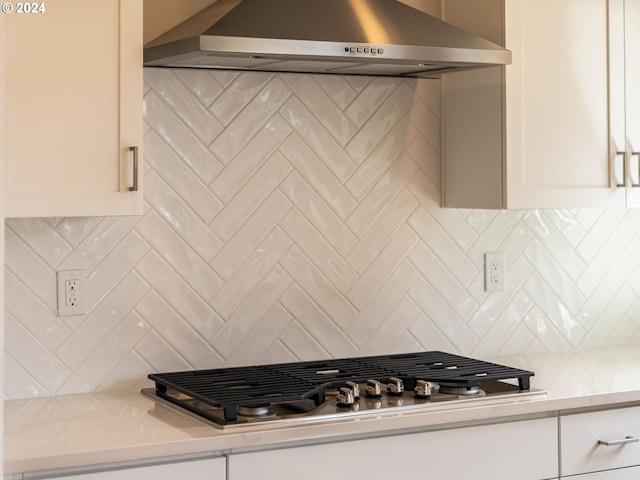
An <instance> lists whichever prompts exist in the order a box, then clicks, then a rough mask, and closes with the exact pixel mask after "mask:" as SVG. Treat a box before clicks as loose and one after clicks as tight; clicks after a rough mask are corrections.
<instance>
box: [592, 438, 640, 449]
mask: <svg viewBox="0 0 640 480" xmlns="http://www.w3.org/2000/svg"><path fill="white" fill-rule="evenodd" d="M638 442H640V438H638V437H625V438H623V439H622V440H611V441H610V442H607V441H606V440H598V445H604V446H605V447H615V446H616V445H627V444H628V443H638Z"/></svg>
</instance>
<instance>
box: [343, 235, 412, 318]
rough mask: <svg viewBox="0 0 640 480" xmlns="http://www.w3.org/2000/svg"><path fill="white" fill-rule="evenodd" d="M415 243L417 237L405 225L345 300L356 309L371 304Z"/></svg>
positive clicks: (370, 265) (350, 290) (351, 289)
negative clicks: (351, 303) (349, 301)
mask: <svg viewBox="0 0 640 480" xmlns="http://www.w3.org/2000/svg"><path fill="white" fill-rule="evenodd" d="M416 243H418V236H417V235H416V234H415V233H414V232H413V230H411V229H410V228H409V227H408V226H406V225H404V226H402V227H401V228H400V229H399V230H398V231H397V232H396V233H395V234H394V235H393V236H392V237H391V239H390V240H389V242H388V243H387V245H385V247H384V249H383V250H382V251H381V252H380V254H379V255H378V256H377V257H376V258H375V259H373V261H372V262H371V263H370V264H369V266H368V268H367V269H366V270H365V271H364V272H362V274H361V275H360V277H359V278H358V280H357V281H356V282H355V283H354V284H353V286H352V287H351V288H350V289H349V291H348V292H347V298H348V299H349V300H351V302H353V304H354V305H355V307H356V308H358V309H363V308H364V307H366V306H367V305H368V304H369V302H371V300H372V299H373V297H374V296H375V295H377V292H378V290H379V289H380V288H381V287H382V286H383V285H384V284H385V283H386V282H387V280H388V275H389V274H390V273H391V272H394V271H395V270H396V269H397V268H398V267H399V266H400V264H401V263H402V261H403V260H404V259H405V257H406V256H407V253H409V252H411V251H412V249H413V247H414V246H415V245H416Z"/></svg>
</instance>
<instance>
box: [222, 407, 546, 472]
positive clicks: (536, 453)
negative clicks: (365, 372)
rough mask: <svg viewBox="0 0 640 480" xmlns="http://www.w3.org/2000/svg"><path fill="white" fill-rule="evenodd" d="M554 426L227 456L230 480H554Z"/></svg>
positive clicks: (519, 425)
mask: <svg viewBox="0 0 640 480" xmlns="http://www.w3.org/2000/svg"><path fill="white" fill-rule="evenodd" d="M556 425H557V422H556V419H553V418H548V419H542V420H531V421H523V422H514V423H507V424H500V425H487V426H479V427H469V428H461V429H456V430H444V431H436V432H428V433H417V434H410V435H397V436H390V437H384V438H375V439H367V440H357V441H349V442H337V443H331V444H324V445H314V446H306V447H297V448H290V449H282V450H271V451H264V452H254V453H246V454H237V455H234V454H232V455H230V456H229V464H228V475H229V480H243V479H248V478H264V479H269V480H271V479H277V480H299V479H305V480H326V479H327V478H367V479H371V480H388V479H391V478H435V477H442V478H452V479H457V478H469V477H471V478H482V479H492V480H513V479H518V480H542V479H549V478H557V477H558V438H557V428H556Z"/></svg>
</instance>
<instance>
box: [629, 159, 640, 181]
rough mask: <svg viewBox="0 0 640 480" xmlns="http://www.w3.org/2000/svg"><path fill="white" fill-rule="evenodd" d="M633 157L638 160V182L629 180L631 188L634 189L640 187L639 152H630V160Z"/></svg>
mask: <svg viewBox="0 0 640 480" xmlns="http://www.w3.org/2000/svg"><path fill="white" fill-rule="evenodd" d="M633 157H636V158H637V159H638V181H637V182H634V181H633V178H631V186H632V187H635V188H639V187H640V152H631V158H633ZM629 168H631V167H629Z"/></svg>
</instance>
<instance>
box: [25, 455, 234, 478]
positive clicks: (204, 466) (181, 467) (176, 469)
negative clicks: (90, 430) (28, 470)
mask: <svg viewBox="0 0 640 480" xmlns="http://www.w3.org/2000/svg"><path fill="white" fill-rule="evenodd" d="M225 472H226V468H225V459H224V458H212V459H207V460H192V461H186V462H179V463H167V464H163V465H153V466H151V467H139V468H125V469H118V470H108V471H104V472H94V473H80V474H76V475H69V476H62V477H51V478H55V479H57V480H150V479H153V480H176V479H189V480H225V479H226V473H225ZM27 478H28V477H27ZM38 478H41V477H38Z"/></svg>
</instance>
